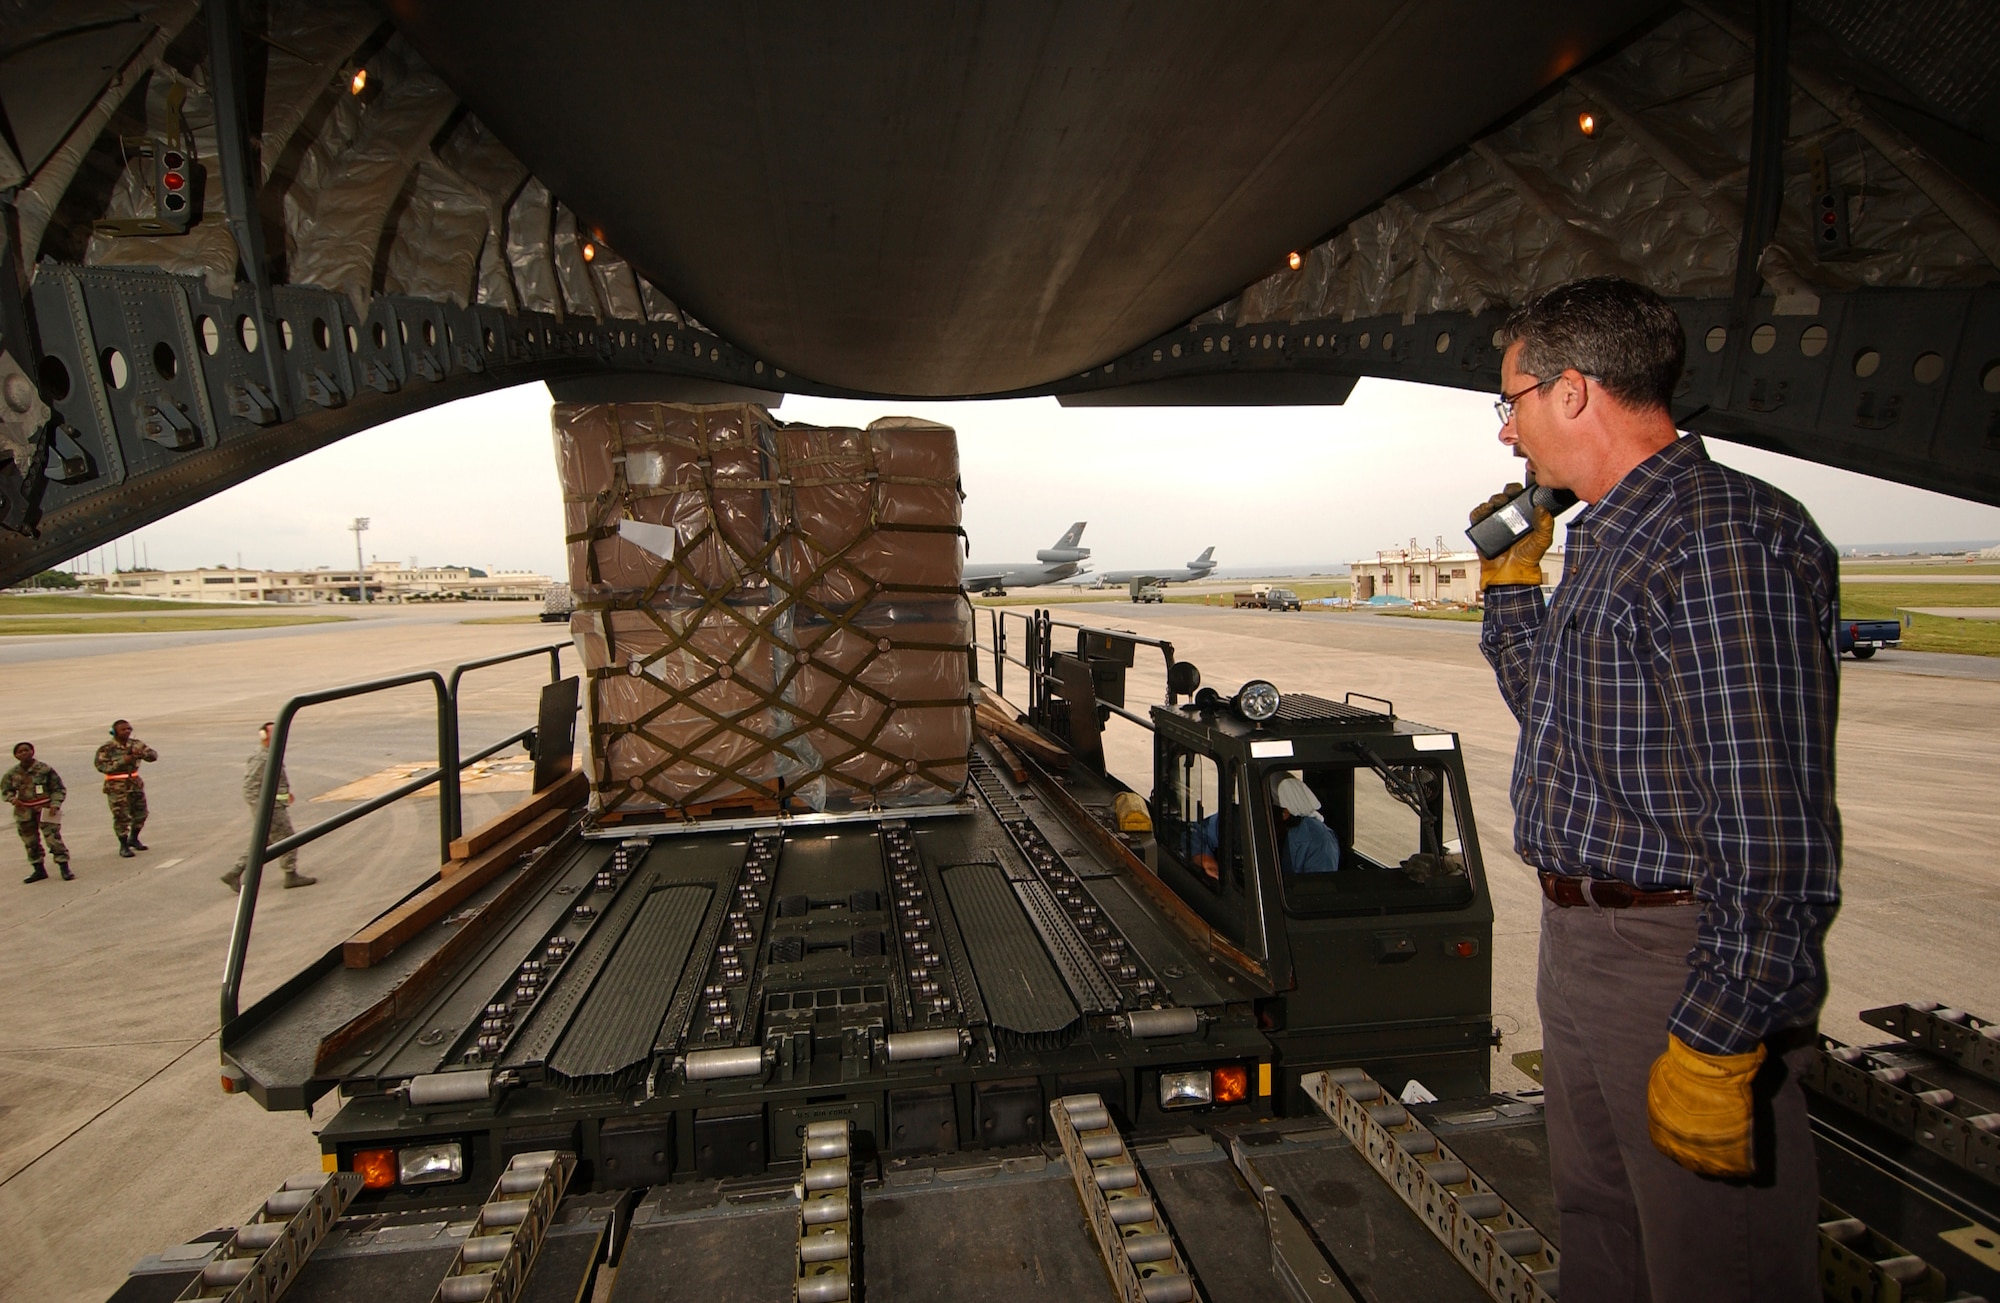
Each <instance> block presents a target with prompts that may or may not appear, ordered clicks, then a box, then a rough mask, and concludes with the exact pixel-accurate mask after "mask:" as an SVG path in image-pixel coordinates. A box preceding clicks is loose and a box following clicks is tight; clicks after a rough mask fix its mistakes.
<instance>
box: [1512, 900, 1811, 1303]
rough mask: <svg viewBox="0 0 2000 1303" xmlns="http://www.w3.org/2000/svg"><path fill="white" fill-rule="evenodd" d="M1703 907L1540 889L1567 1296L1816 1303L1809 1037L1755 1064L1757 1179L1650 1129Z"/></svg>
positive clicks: (1554, 1158)
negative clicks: (1657, 1142) (1650, 905)
mask: <svg viewBox="0 0 2000 1303" xmlns="http://www.w3.org/2000/svg"><path fill="white" fill-rule="evenodd" d="M1697 910H1698V907H1697V906H1693V905H1689V906H1673V907H1669V908H1665V909H1626V910H1597V909H1590V908H1585V907H1573V908H1568V909H1563V908H1559V907H1557V906H1556V905H1554V904H1551V903H1550V902H1548V901H1546V900H1545V901H1543V902H1542V949H1541V963H1540V968H1539V971H1538V972H1537V974H1536V983H1535V999H1536V1003H1537V1005H1538V1006H1539V1007H1540V1009H1541V1016H1542V1071H1543V1085H1544V1086H1545V1087H1546V1090H1547V1105H1548V1111H1547V1119H1548V1132H1549V1164H1550V1167H1551V1169H1552V1173H1551V1174H1552V1176H1553V1177H1554V1181H1555V1196H1556V1208H1557V1210H1558V1212H1559V1213H1560V1215H1561V1218H1562V1226H1561V1230H1560V1233H1559V1234H1560V1239H1561V1246H1562V1297H1563V1303H1649V1301H1652V1300H1657V1303H1677V1301H1678V1300H1682V1299H1700V1300H1702V1301H1703V1303H1819V1298H1820V1289H1819V1283H1818V1281H1817V1279H1816V1276H1817V1271H1818V1253H1819V1248H1818V1244H1819V1241H1818V1233H1817V1226H1818V1221H1819V1177H1818V1172H1817V1170H1816V1168H1815V1164H1814V1160H1813V1148H1812V1136H1811V1133H1810V1132H1809V1131H1808V1129H1807V1124H1806V1106H1805V1094H1804V1092H1803V1090H1802V1089H1801V1088H1800V1086H1799V1082H1798V1074H1799V1072H1800V1071H1802V1070H1803V1069H1804V1068H1805V1066H1806V1065H1807V1064H1808V1063H1809V1062H1810V1056H1811V1054H1812V1053H1813V1049H1812V1047H1811V1046H1810V1045H1804V1046H1801V1047H1797V1048H1792V1047H1789V1046H1788V1047H1787V1049H1788V1053H1786V1054H1785V1055H1783V1056H1781V1055H1779V1054H1778V1053H1777V1052H1776V1049H1775V1048H1774V1050H1773V1053H1772V1056H1771V1057H1770V1058H1769V1059H1767V1060H1766V1061H1765V1064H1764V1069H1763V1071H1762V1072H1761V1073H1760V1074H1759V1075H1758V1078H1757V1082H1756V1098H1757V1111H1756V1119H1757V1138H1756V1142H1755V1149H1756V1153H1757V1156H1758V1175H1757V1177H1755V1178H1754V1179H1752V1180H1750V1181H1747V1182H1743V1181H1718V1180H1712V1179H1710V1178H1707V1177H1701V1176H1696V1175H1695V1174H1694V1173H1692V1172H1689V1171H1687V1170H1686V1169H1685V1168H1682V1167H1681V1166H1679V1165H1678V1164H1676V1163H1675V1162H1674V1161H1673V1160H1672V1159H1670V1158H1668V1157H1666V1156H1665V1155H1664V1154H1662V1153H1660V1152H1659V1151H1658V1150H1657V1149H1655V1148H1653V1142H1652V1139H1651V1137H1650V1136H1648V1135H1647V1133H1646V1077H1647V1074H1648V1073H1649V1071H1650V1070H1651V1068H1652V1066H1653V1060H1654V1059H1656V1058H1658V1057H1659V1056H1660V1054H1661V1053H1663V1052H1664V1051H1665V1050H1666V1047H1667V1018H1668V1016H1669V1015H1670V1014H1671V1013H1672V1011H1673V1008H1674V1005H1675V1004H1676V1003H1678V1002H1679V1000H1680V995H1681V988H1682V986H1683V984H1684V983H1685V982H1686V980H1687V974H1688V968H1687V954H1688V951H1689V950H1690V949H1692V948H1693V946H1694V941H1695V921H1696V914H1697ZM1794 1040H1795V1041H1796V1040H1810V1038H1809V1037H1795V1038H1794Z"/></svg>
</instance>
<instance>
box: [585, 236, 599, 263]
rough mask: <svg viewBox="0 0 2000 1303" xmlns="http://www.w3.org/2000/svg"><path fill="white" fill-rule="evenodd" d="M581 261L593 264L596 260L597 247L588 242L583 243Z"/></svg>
mask: <svg viewBox="0 0 2000 1303" xmlns="http://www.w3.org/2000/svg"><path fill="white" fill-rule="evenodd" d="M583 260H584V261H585V262H595V261H596V260H597V246H596V245H594V244H592V243H591V242H590V241H588V240H585V241H584V242H583Z"/></svg>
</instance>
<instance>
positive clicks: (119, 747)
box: [97, 719, 160, 860]
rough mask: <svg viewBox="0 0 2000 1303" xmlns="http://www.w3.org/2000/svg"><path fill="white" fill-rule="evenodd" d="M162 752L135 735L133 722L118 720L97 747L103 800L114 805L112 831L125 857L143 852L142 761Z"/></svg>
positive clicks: (156, 756) (149, 759)
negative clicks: (105, 740)
mask: <svg viewBox="0 0 2000 1303" xmlns="http://www.w3.org/2000/svg"><path fill="white" fill-rule="evenodd" d="M159 758H160V753H159V752H157V751H155V750H153V748H151V747H149V746H147V745H146V744H145V743H144V742H141V741H140V740H139V739H138V738H135V737H133V736H132V725H131V723H130V722H129V721H127V720H123V719H121V720H119V721H118V722H116V723H114V724H113V725H112V726H111V740H110V741H109V742H106V743H105V744H104V745H103V746H101V747H99V748H97V772H98V773H100V774H103V775H104V799H105V802H106V803H107V804H109V805H110V806H111V831H113V832H115V833H117V834H118V853H119V854H120V855H122V856H124V857H125V858H126V859H128V860H129V859H131V858H132V852H134V851H143V850H145V849H146V844H145V843H144V842H142V841H140V840H139V829H141V828H143V827H145V825H146V813H147V811H146V780H145V779H143V778H141V777H139V762H140V761H142V760H144V761H153V760H158V759H159Z"/></svg>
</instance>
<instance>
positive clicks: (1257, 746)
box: [1250, 738, 1292, 760]
mask: <svg viewBox="0 0 2000 1303" xmlns="http://www.w3.org/2000/svg"><path fill="white" fill-rule="evenodd" d="M1290 754H1292V740H1291V739H1290V738H1284V739H1281V740H1279V741H1276V742H1252V743H1251V744H1250V758H1251V759H1252V760H1275V759H1278V758H1280V757H1283V756H1288V755H1290Z"/></svg>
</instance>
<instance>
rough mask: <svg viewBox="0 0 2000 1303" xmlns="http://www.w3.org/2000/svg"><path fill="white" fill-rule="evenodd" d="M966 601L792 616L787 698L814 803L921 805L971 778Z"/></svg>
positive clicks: (830, 807)
mask: <svg viewBox="0 0 2000 1303" xmlns="http://www.w3.org/2000/svg"><path fill="white" fill-rule="evenodd" d="M971 641H972V610H971V607H970V606H969V605H967V604H966V602H965V601H964V599H962V598H960V599H958V600H956V601H950V600H947V601H933V602H927V603H922V604H915V605H909V606H893V605H889V604H887V603H873V604H870V605H867V606H864V607H862V608H860V609H859V610H858V611H856V612H855V614H854V618H852V619H850V620H841V621H822V620H815V619H811V618H801V619H798V620H796V621H794V622H793V624H792V638H791V642H792V643H793V644H795V645H796V646H797V647H798V654H797V656H796V657H794V658H793V669H792V672H791V673H790V674H789V675H788V676H787V677H788V680H789V681H788V682H787V684H786V687H785V692H784V700H785V704H786V705H787V706H789V707H790V708H791V711H790V713H791V715H792V717H793V720H794V722H795V723H796V724H798V725H800V726H801V727H803V730H804V731H803V733H802V735H801V736H800V737H799V738H798V740H797V741H796V742H795V743H794V745H793V754H794V756H795V757H796V758H798V759H799V760H800V762H801V763H802V765H803V767H804V768H805V769H806V770H809V771H812V777H811V779H810V780H808V781H809V782H811V783H815V784H817V787H816V788H813V789H811V790H808V791H806V792H804V793H802V797H803V799H805V800H806V801H807V802H808V803H809V804H810V805H811V806H812V807H813V808H814V809H822V810H838V809H863V808H866V807H868V806H870V805H883V806H893V805H902V804H921V803H923V802H925V801H930V800H936V799H938V796H939V795H940V794H941V793H943V794H950V793H955V792H957V791H958V790H959V789H960V788H961V787H963V786H964V785H965V765H966V755H967V753H968V752H969V751H970V750H971V748H972V731H971V730H972V716H971V712H970V709H969V704H970V703H969V698H968V692H969V690H970V685H969V683H968V674H969V672H968V667H967V661H966V647H967V645H968V644H969V643H970V642H971Z"/></svg>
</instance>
